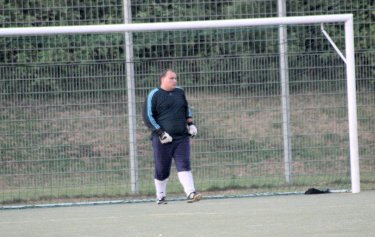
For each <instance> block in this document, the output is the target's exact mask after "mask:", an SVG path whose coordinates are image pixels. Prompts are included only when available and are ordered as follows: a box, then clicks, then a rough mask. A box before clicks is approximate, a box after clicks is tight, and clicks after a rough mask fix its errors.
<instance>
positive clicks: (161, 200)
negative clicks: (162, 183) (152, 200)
mask: <svg viewBox="0 0 375 237" xmlns="http://www.w3.org/2000/svg"><path fill="white" fill-rule="evenodd" d="M167 203H168V202H167V199H166V198H165V197H162V198H161V199H158V200H156V204H158V205H159V204H167Z"/></svg>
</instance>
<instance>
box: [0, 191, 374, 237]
mask: <svg viewBox="0 0 375 237" xmlns="http://www.w3.org/2000/svg"><path fill="white" fill-rule="evenodd" d="M374 200H375V191H365V192H361V193H359V194H351V193H331V194H320V195H286V196H269V197H248V198H226V199H206V200H202V201H201V202H198V203H194V204H188V203H186V202H185V201H172V202H169V203H168V204H167V205H159V206H158V205H156V204H155V203H150V202H147V203H136V204H113V205H92V206H71V207H58V208H57V207H56V208H29V209H11V210H1V211H0V229H1V236H4V237H5V236H6V237H22V236H35V237H44V236H45V237H47V236H48V237H52V236H54V237H58V236H64V237H75V236H82V237H83V236H87V237H106V236H108V237H118V236H130V237H138V236H139V237H141V236H145V237H153V236H155V237H161V236H162V237H178V236H181V237H183V236H186V237H198V236H202V237H207V236H214V237H218V236H225V237H232V236H280V237H283V236H289V237H290V236H340V237H341V236H356V237H358V236H374V233H375V225H374V223H373V222H374V220H375V202H374Z"/></svg>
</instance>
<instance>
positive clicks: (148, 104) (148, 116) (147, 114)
mask: <svg viewBox="0 0 375 237" xmlns="http://www.w3.org/2000/svg"><path fill="white" fill-rule="evenodd" d="M158 90H159V89H157V88H156V89H154V90H152V91H151V92H150V93H149V94H148V95H147V97H146V100H145V102H144V106H143V113H142V115H143V122H144V123H145V125H146V126H147V127H148V128H150V129H151V130H152V131H155V130H158V129H160V125H159V124H158V123H157V122H156V120H155V117H154V113H153V104H154V102H153V98H154V95H155V93H156V92H157V91H158Z"/></svg>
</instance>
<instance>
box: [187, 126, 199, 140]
mask: <svg viewBox="0 0 375 237" xmlns="http://www.w3.org/2000/svg"><path fill="white" fill-rule="evenodd" d="M187 129H188V133H189V135H190V136H191V137H194V136H196V135H197V133H198V130H197V127H196V126H195V125H194V124H193V123H188V126H187Z"/></svg>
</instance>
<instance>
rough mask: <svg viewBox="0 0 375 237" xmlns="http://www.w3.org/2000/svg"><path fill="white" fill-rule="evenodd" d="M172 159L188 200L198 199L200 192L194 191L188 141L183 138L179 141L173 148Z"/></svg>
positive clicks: (200, 196)
mask: <svg viewBox="0 0 375 237" xmlns="http://www.w3.org/2000/svg"><path fill="white" fill-rule="evenodd" d="M174 159H175V163H176V168H177V171H178V173H177V175H178V179H179V181H180V183H181V185H182V186H183V188H184V192H185V193H186V196H187V197H188V200H189V202H190V201H191V200H193V201H192V202H195V201H199V200H200V199H201V198H202V195H201V194H197V193H196V192H195V187H194V180H193V174H192V172H191V167H190V141H189V138H188V137H187V138H185V139H184V140H182V141H180V142H179V144H178V145H177V146H176V148H175V150H174Z"/></svg>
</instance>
